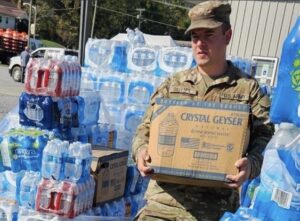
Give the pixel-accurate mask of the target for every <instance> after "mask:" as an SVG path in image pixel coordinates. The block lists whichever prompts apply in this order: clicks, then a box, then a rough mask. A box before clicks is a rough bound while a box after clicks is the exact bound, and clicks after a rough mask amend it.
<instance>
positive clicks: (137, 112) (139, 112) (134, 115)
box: [124, 106, 145, 133]
mask: <svg viewBox="0 0 300 221" xmlns="http://www.w3.org/2000/svg"><path fill="white" fill-rule="evenodd" d="M144 113H145V111H144V110H143V109H142V108H140V107H139V106H131V107H128V108H127V109H126V111H125V125H124V127H125V130H127V131H129V132H130V133H135V131H136V128H137V127H138V125H139V124H140V123H141V122H142V119H143V117H144Z"/></svg>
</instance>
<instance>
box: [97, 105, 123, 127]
mask: <svg viewBox="0 0 300 221" xmlns="http://www.w3.org/2000/svg"><path fill="white" fill-rule="evenodd" d="M123 116H124V105H115V104H105V103H104V102H101V105H100V110H99V120H98V123H101V124H109V125H116V126H120V125H123V122H124V120H123Z"/></svg>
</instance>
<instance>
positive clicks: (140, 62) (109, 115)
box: [0, 29, 253, 220]
mask: <svg viewBox="0 0 300 221" xmlns="http://www.w3.org/2000/svg"><path fill="white" fill-rule="evenodd" d="M127 36H128V39H129V42H128V41H112V40H106V39H89V40H88V42H87V44H86V48H85V64H84V67H80V65H79V64H78V63H77V61H76V58H74V57H68V56H66V57H64V58H52V59H31V60H30V62H29V64H28V65H27V69H26V80H25V92H24V93H22V94H21V96H20V100H19V122H20V125H21V126H19V127H17V126H18V125H15V128H11V129H9V128H8V129H7V130H6V131H5V132H3V134H2V136H1V145H0V148H1V158H0V198H1V201H0V218H1V217H6V218H7V220H17V219H18V220H25V218H26V219H28V218H36V219H39V220H50V219H52V218H53V214H56V215H61V216H65V217H68V218H72V217H75V216H77V215H78V214H80V213H84V214H85V215H86V216H110V217H111V216H119V217H125V216H129V217H132V216H134V215H135V214H136V213H137V211H138V209H139V208H141V207H142V206H143V203H144V201H143V194H144V192H145V189H146V187H147V184H148V179H145V178H142V177H141V176H140V175H139V173H138V171H137V170H136V168H135V167H134V166H133V165H132V161H131V160H130V159H129V162H128V169H127V179H126V186H125V193H124V197H123V198H122V199H118V200H115V201H112V202H107V203H104V204H103V205H97V206H95V207H93V208H91V207H92V203H93V196H94V190H95V182H94V179H93V178H92V176H91V175H90V165H91V160H92V151H91V149H92V146H93V147H95V146H97V147H98V146H101V147H109V148H120V149H127V150H129V151H130V150H131V142H132V138H133V136H134V133H135V130H136V128H137V125H138V124H139V123H140V122H141V120H142V117H143V115H144V113H145V110H146V107H147V106H148V104H149V102H150V97H151V94H152V93H153V92H154V90H155V88H156V87H157V86H158V85H159V84H160V83H161V82H162V81H164V80H165V79H166V78H167V77H169V76H170V75H171V74H172V73H174V72H177V71H180V70H184V69H188V68H190V67H192V66H193V65H194V60H193V58H192V53H191V49H190V48H185V47H178V46H172V47H159V46H149V45H147V44H145V41H144V39H143V34H142V33H141V32H140V31H139V30H135V31H133V30H130V29H127ZM233 61H234V62H235V64H236V65H238V66H240V68H242V69H243V70H244V71H245V72H247V73H248V74H250V75H253V70H252V69H253V64H252V63H251V62H250V61H246V60H243V59H239V58H238V59H237V58H235V59H234V60H233ZM9 125H11V124H9ZM1 128H3V127H1ZM37 211H38V212H37ZM41 212H43V213H41ZM45 213H46V214H45Z"/></svg>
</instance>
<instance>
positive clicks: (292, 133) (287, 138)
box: [266, 123, 300, 149]
mask: <svg viewBox="0 0 300 221" xmlns="http://www.w3.org/2000/svg"><path fill="white" fill-rule="evenodd" d="M299 134H300V128H298V127H296V126H295V125H294V124H291V123H280V125H279V128H278V131H276V133H275V134H274V135H273V137H272V139H271V140H270V141H269V143H268V145H267V147H266V149H272V148H273V149H278V148H280V147H286V145H288V144H290V143H291V142H293V140H294V139H295V138H297V136H298V135H299Z"/></svg>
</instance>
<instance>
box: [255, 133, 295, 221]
mask: <svg viewBox="0 0 300 221" xmlns="http://www.w3.org/2000/svg"><path fill="white" fill-rule="evenodd" d="M275 135H276V134H275ZM299 150H300V142H299V137H298V138H296V139H294V141H292V142H291V143H290V144H288V145H286V146H282V147H280V148H278V149H274V148H273V149H272V148H270V149H266V151H265V154H264V162H263V166H262V170H261V185H260V186H259V190H258V192H257V195H256V198H255V201H254V204H253V208H254V209H256V210H257V216H258V217H259V218H261V219H265V220H274V221H280V220H291V221H296V220H297V219H298V217H299V215H300V212H299V211H300V207H299V201H300V192H299V182H300V179H299V177H300V167H299V166H298V165H299V162H300V154H299V152H300V151H299ZM296 217H297V218H296Z"/></svg>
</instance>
